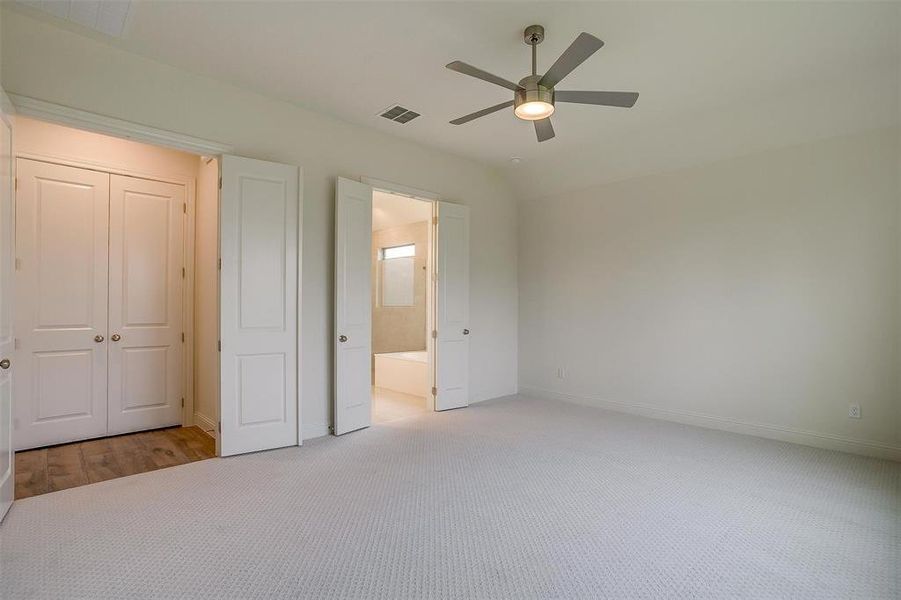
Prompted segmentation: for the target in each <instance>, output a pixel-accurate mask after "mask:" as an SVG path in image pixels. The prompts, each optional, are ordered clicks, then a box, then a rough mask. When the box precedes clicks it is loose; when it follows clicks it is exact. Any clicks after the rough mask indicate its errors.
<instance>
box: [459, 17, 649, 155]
mask: <svg viewBox="0 0 901 600" xmlns="http://www.w3.org/2000/svg"><path fill="white" fill-rule="evenodd" d="M523 40H524V41H525V43H526V44H528V45H529V46H531V47H532V74H531V75H527V76H526V77H523V78H522V79H520V80H519V83H513V82H512V81H507V80H506V79H504V78H503V77H498V76H497V75H492V74H491V73H488V72H486V71H483V70H482V69H479V68H476V67H474V66H472V65H468V64H466V63H465V62H461V61H459V60H455V61H454V62H452V63H450V64H448V65H447V68H448V69H450V70H451V71H456V72H458V73H463V74H464V75H469V76H470V77H475V78H477V79H481V80H482V81H487V82H488V83H493V84H495V85H499V86H501V87H505V88H507V89H508V90H511V91H512V92H513V100H510V101H508V102H502V103H501V104H495V105H494V106H489V107H488V108H483V109H482V110H478V111H476V112H474V113H470V114H468V115H466V116H465V117H460V118H459V119H454V120H453V121H451V124H452V125H462V124H463V123H468V122H470V121H473V120H475V119H478V118H480V117H484V116H485V115H490V114H491V113H494V112H497V111H499V110H503V109H505V108H510V107H511V106H512V107H513V114H515V115H516V116H517V117H519V118H520V119H523V120H525V121H532V122H534V123H535V133H536V134H537V136H538V141H539V142H544V141H546V140H549V139H551V138H552V137H554V127H553V126H552V125H551V119H550V116H551V115H552V114H554V104H555V103H556V102H573V103H576V104H597V105H600V106H619V107H622V108H632V106H634V105H635V101H636V100H638V93H637V92H577V91H565V90H560V91H557V90H555V89H554V88H555V87H556V85H557V84H558V83H560V81H561V80H562V79H563V78H564V77H566V76H567V75H569V74H570V73H571V72H572V71H573V70H575V68H576V67H578V66H579V65H581V64H582V63H583V62H585V61H586V60H588V57H590V56H591V55H592V54H594V53H595V52H597V51H598V50H600V49H601V46H603V45H604V42H602V41H601V40H599V39H598V38H596V37H594V36H593V35H591V34H590V33H585V32H582V33H580V34H579V36H578V37H577V38H576V39H575V41H574V42H573V43H572V44H570V46H569V48H567V49H566V51H565V52H563V54H561V55H560V58H558V59H557V62H555V63H554V64H553V65H551V68H550V69H548V70H547V73H545V74H544V75H538V73H537V72H538V44H540V43H541V42H542V41H544V27H542V26H541V25H530V26H528V27H526V29H525V31H524V32H523Z"/></svg>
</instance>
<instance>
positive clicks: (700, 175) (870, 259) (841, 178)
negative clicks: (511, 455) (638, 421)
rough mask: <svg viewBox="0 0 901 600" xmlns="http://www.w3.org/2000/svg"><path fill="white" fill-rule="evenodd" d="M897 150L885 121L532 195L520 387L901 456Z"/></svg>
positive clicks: (523, 231) (526, 212)
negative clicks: (856, 407)
mask: <svg viewBox="0 0 901 600" xmlns="http://www.w3.org/2000/svg"><path fill="white" fill-rule="evenodd" d="M899 149H901V148H899V131H898V130H897V129H889V130H881V131H874V132H870V133H866V134H860V135H854V136H848V137H842V138H834V139H831V140H827V141H822V142H817V143H812V144H807V145H802V146H795V147H790V148H784V149H780V150H774V151H769V152H765V153H760V154H755V155H752V156H747V157H744V158H738V159H733V160H728V161H723V162H718V163H714V164H710V165H707V166H703V167H697V168H691V169H686V170H682V171H678V172H674V173H670V174H666V175H659V176H653V177H643V178H639V179H634V180H629V181H623V182H620V183H613V184H609V185H605V186H601V187H596V188H592V189H589V190H585V191H582V192H579V193H573V194H565V195H561V196H557V197H553V198H547V199H546V200H543V201H534V202H528V203H525V204H523V205H521V207H520V278H519V281H520V320H519V328H520V341H521V345H520V362H519V375H520V386H521V388H522V389H523V390H524V391H542V393H544V392H550V393H551V395H557V396H559V397H561V398H565V399H569V400H575V401H577V402H582V403H586V404H592V405H596V406H606V407H612V408H616V409H622V410H629V411H632V412H639V413H641V414H649V415H651V416H657V417H663V418H670V419H675V420H681V421H687V422H691V423H698V424H703V425H708V426H713V427H722V428H727V429H735V430H738V431H745V432H748V433H755V434H759V435H768V436H771V437H777V438H782V439H790V440H793V441H799V442H803V443H810V444H816V445H821V446H827V447H833V448H839V449H846V450H852V451H858V452H869V453H875V454H880V455H892V456H895V457H896V458H899V459H901V432H899V423H901V389H899V379H898V365H899V333H901V310H899V306H901V304H899V284H901V282H899V273H901V268H899V246H898V244H899V235H901V231H899V229H901V224H899V210H901V205H899V202H901V193H899V177H898V162H899V158H898V157H899ZM558 368H564V369H565V371H566V373H565V378H562V379H561V378H559V377H558V376H557V369H558ZM849 403H859V404H860V405H861V409H862V414H863V418H861V419H850V418H848V404H849Z"/></svg>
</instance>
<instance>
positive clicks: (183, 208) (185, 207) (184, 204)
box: [181, 202, 188, 214]
mask: <svg viewBox="0 0 901 600" xmlns="http://www.w3.org/2000/svg"><path fill="white" fill-rule="evenodd" d="M181 212H183V213H185V214H188V203H187V202H182V203H181Z"/></svg>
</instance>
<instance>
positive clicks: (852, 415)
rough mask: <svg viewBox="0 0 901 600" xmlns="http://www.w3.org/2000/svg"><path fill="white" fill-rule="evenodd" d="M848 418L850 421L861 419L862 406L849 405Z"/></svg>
mask: <svg viewBox="0 0 901 600" xmlns="http://www.w3.org/2000/svg"><path fill="white" fill-rule="evenodd" d="M848 418H849V419H859V418H860V404H849V405H848Z"/></svg>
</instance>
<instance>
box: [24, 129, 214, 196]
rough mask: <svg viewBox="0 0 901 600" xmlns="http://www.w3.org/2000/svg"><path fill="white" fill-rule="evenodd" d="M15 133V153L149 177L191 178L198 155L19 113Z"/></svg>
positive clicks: (195, 171) (194, 173) (192, 177)
mask: <svg viewBox="0 0 901 600" xmlns="http://www.w3.org/2000/svg"><path fill="white" fill-rule="evenodd" d="M14 135H15V138H14V140H13V143H14V144H15V152H16V154H18V155H21V154H39V155H41V157H43V158H48V159H62V160H71V161H76V162H79V163H82V164H84V163H89V164H90V165H93V166H98V167H106V168H116V169H123V170H127V171H130V172H131V173H133V174H135V175H145V176H148V177H161V176H166V177H176V178H179V179H182V180H192V181H193V180H194V178H195V177H196V176H197V156H195V155H194V154H188V153H187V152H180V151H178V150H170V149H169V148H161V147H159V146H151V145H150V144H141V143H138V142H132V141H129V140H123V139H120V138H114V137H110V136H108V135H101V134H97V133H90V132H87V131H81V130H78V129H72V128H70V127H63V126H60V125H55V124H53V123H45V122H43V121H36V120H34V119H30V118H28V117H24V116H22V115H17V116H16V117H15V132H14Z"/></svg>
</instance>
